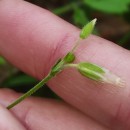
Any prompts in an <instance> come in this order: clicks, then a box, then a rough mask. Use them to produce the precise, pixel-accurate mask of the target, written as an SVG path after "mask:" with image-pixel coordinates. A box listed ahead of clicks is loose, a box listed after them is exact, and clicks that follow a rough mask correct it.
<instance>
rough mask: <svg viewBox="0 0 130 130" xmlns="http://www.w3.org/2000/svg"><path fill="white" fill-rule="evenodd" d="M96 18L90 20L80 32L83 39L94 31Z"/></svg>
mask: <svg viewBox="0 0 130 130" xmlns="http://www.w3.org/2000/svg"><path fill="white" fill-rule="evenodd" d="M96 20H97V19H96V18H95V19H94V20H92V21H91V22H89V23H88V24H86V25H85V26H84V27H83V29H82V30H81V32H80V38H81V39H85V38H87V37H88V36H89V35H90V34H91V33H92V31H93V29H94V27H95V23H96Z"/></svg>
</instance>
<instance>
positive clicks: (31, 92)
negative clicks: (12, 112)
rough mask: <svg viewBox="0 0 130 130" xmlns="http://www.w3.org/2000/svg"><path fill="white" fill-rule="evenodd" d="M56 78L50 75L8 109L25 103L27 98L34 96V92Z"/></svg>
mask: <svg viewBox="0 0 130 130" xmlns="http://www.w3.org/2000/svg"><path fill="white" fill-rule="evenodd" d="M53 77H54V76H52V75H51V73H49V74H48V75H47V76H46V77H45V78H44V79H43V80H41V81H40V82H39V83H38V84H37V85H35V86H34V87H33V88H32V89H30V90H29V91H28V92H27V93H25V94H23V95H22V96H21V97H19V98H18V99H17V100H15V101H14V102H13V103H11V104H10V105H9V106H7V109H11V108H12V107H14V106H15V105H17V104H18V103H20V102H21V101H23V100H24V99H25V98H27V97H29V96H30V95H32V94H33V93H34V92H36V91H37V90H38V89H39V88H41V87H42V86H43V85H44V84H45V83H46V82H47V81H49V80H50V79H51V78H53Z"/></svg>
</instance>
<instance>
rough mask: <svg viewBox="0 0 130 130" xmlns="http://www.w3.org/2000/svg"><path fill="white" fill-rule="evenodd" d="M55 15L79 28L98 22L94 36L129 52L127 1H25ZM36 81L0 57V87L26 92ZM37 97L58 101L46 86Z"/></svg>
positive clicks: (129, 24)
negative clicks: (94, 21)
mask: <svg viewBox="0 0 130 130" xmlns="http://www.w3.org/2000/svg"><path fill="white" fill-rule="evenodd" d="M26 1H28V2H31V3H33V4H36V5H38V6H41V7H43V8H45V9H48V10H50V11H52V12H53V13H55V14H56V15H59V16H60V17H61V18H63V19H65V20H66V21H68V22H70V23H72V24H74V25H75V26H78V27H79V28H82V27H83V26H84V25H85V24H86V23H87V22H88V21H90V20H91V19H93V18H97V19H98V23H97V25H96V29H95V32H94V33H95V34H97V35H99V36H101V37H103V38H105V39H108V40H110V41H113V42H115V43H116V44H118V45H120V46H122V47H124V48H126V49H130V44H129V43H130V0H48V1H46V0H26ZM37 82H38V81H37V80H36V79H34V78H32V77H30V76H28V75H26V74H24V73H23V72H21V71H19V70H18V69H17V68H15V67H13V66H11V65H10V64H9V63H7V62H6V61H5V60H4V58H2V57H0V86H2V87H9V88H12V89H14V90H16V91H18V92H26V91H27V90H29V89H30V88H31V87H33V86H34V85H35V84H36V83H37ZM35 95H37V96H44V97H49V98H58V97H57V95H55V94H54V93H53V92H52V91H51V90H50V89H49V88H48V87H47V86H45V87H43V88H42V90H40V91H38V92H37V93H35Z"/></svg>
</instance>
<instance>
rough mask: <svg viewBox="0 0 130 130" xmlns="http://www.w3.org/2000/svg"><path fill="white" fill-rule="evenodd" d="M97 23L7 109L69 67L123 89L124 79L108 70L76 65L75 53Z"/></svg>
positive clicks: (90, 24)
mask: <svg viewBox="0 0 130 130" xmlns="http://www.w3.org/2000/svg"><path fill="white" fill-rule="evenodd" d="M95 23H96V19H94V20H92V21H91V22H89V23H88V24H87V25H85V26H84V27H83V29H82V30H81V32H80V35H79V38H78V40H77V42H76V43H75V46H74V47H73V48H72V50H71V51H70V52H68V53H67V54H66V55H65V56H64V57H63V58H61V59H59V60H58V61H57V62H56V64H55V65H54V66H53V67H52V68H51V70H50V72H49V73H48V75H47V76H46V77H45V78H44V79H43V80H41V81H40V82H39V83H38V84H37V85H35V86H34V87H33V88H32V89H30V90H29V91H28V92H26V93H25V94H23V95H22V96H21V97H19V98H18V99H17V100H16V101H14V102H13V103H11V104H10V105H9V106H8V107H7V109H11V108H12V107H14V106H15V105H17V104H18V103H20V102H21V101H23V100H24V99H25V98H27V97H29V96H30V95H32V94H33V93H34V92H36V91H37V90H38V89H39V88H41V87H42V86H43V85H44V84H45V83H47V82H48V81H49V80H50V79H52V78H53V77H54V76H56V75H57V74H58V73H60V72H61V71H62V70H63V69H65V68H67V67H74V68H76V69H77V70H78V72H79V73H80V74H81V75H82V76H85V77H87V78H90V79H92V80H95V81H98V82H101V83H108V84H112V85H115V86H119V87H122V86H124V82H123V81H122V79H121V78H120V77H118V76H116V75H115V74H113V73H112V72H110V71H109V70H108V69H106V68H103V67H101V66H98V65H96V64H93V63H90V62H80V63H77V64H74V63H73V62H74V61H75V58H76V57H75V54H74V51H75V50H76V48H77V47H78V45H79V44H80V42H81V40H84V39H86V38H87V37H88V36H89V35H90V34H91V33H92V31H93V29H94V26H95Z"/></svg>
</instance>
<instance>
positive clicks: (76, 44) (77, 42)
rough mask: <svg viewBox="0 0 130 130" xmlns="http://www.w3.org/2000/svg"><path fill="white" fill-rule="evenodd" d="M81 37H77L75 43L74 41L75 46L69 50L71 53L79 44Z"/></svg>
mask: <svg viewBox="0 0 130 130" xmlns="http://www.w3.org/2000/svg"><path fill="white" fill-rule="evenodd" d="M81 40H82V39H81V38H78V40H77V41H76V43H75V46H74V47H73V49H72V50H71V52H72V53H73V52H74V51H75V50H76V49H77V47H78V46H79V45H80V42H81Z"/></svg>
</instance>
